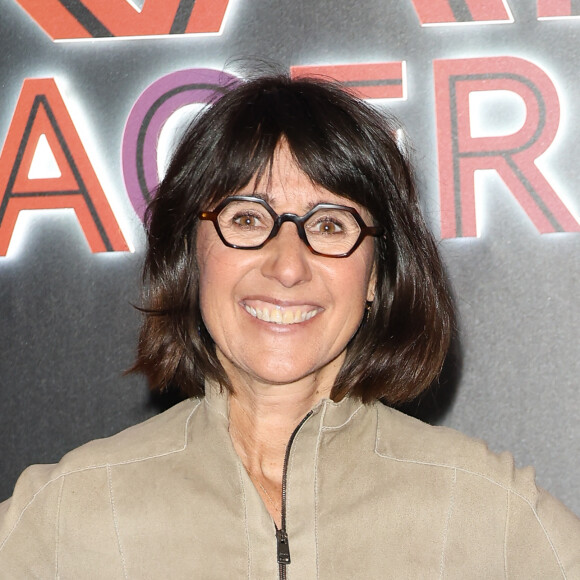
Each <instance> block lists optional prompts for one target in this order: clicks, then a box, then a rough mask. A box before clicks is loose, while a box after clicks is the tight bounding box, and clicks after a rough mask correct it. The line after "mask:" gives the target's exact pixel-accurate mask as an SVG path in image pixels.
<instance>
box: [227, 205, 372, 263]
mask: <svg viewBox="0 0 580 580" xmlns="http://www.w3.org/2000/svg"><path fill="white" fill-rule="evenodd" d="M217 221H218V225H219V228H220V231H221V233H222V235H223V237H224V239H225V240H226V241H227V242H228V243H229V244H232V245H234V246H237V247H239V248H253V247H256V246H259V245H261V244H263V243H264V242H265V241H266V240H267V239H268V236H269V235H270V232H271V231H272V228H273V227H274V225H275V221H274V218H273V217H272V215H271V214H270V213H269V212H268V210H267V209H266V208H265V207H263V206H262V205H261V204H260V203H257V202H254V201H247V200H244V201H241V200H236V201H231V202H230V203H228V204H227V205H226V206H225V207H224V208H223V209H222V210H221V212H220V213H219V215H218V218H217ZM303 225H304V231H305V234H306V238H307V239H308V243H309V244H310V246H311V247H312V249H313V250H315V251H316V252H320V253H321V254H327V255H336V256H338V255H341V254H345V253H347V252H349V251H350V250H351V248H352V247H353V246H354V245H355V244H356V243H357V241H358V239H359V236H360V233H361V228H360V226H359V224H358V223H357V221H356V219H355V218H354V216H353V215H352V214H351V213H349V212H348V211H346V210H343V209H339V208H321V209H319V210H317V211H315V212H314V213H313V214H312V215H311V216H310V217H309V218H308V219H307V220H306V222H305V223H304V224H303Z"/></svg>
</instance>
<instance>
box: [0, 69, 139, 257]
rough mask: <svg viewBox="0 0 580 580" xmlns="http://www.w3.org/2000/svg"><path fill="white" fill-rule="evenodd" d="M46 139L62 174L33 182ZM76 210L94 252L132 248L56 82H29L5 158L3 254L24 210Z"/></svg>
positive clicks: (0, 223) (1, 177) (0, 199)
mask: <svg viewBox="0 0 580 580" xmlns="http://www.w3.org/2000/svg"><path fill="white" fill-rule="evenodd" d="M43 135H44V137H45V139H46V141H45V142H46V143H48V145H49V147H50V150H51V152H52V154H53V156H54V159H55V161H56V163H57V164H58V168H59V170H60V175H59V176H58V177H50V178H43V179H31V178H30V176H29V171H30V166H31V164H32V162H33V158H34V154H35V151H36V147H37V145H38V142H39V139H40V138H41V137H42V136H43ZM60 208H72V209H73V210H74V212H75V214H76V216H77V219H78V220H79V223H80V225H81V228H82V230H83V233H84V234H85V236H86V239H87V242H88V244H89V247H90V249H91V251H92V252H121V251H127V250H128V249H129V248H128V246H127V242H126V241H125V238H124V237H123V234H122V233H121V230H120V228H119V224H118V222H117V219H116V218H115V215H114V213H113V210H112V209H111V206H110V205H109V202H108V200H107V198H106V196H105V193H104V191H103V189H102V187H101V184H100V183H99V180H98V179H97V176H96V174H95V171H94V169H93V167H92V165H91V162H90V161H89V158H88V156H87V154H86V152H85V149H84V147H83V145H82V143H81V140H80V137H79V135H78V133H77V131H76V129H75V126H74V124H73V121H72V119H71V117H70V115H69V113H68V110H67V108H66V105H65V104H64V101H63V99H62V96H61V94H60V92H59V90H58V88H57V86H56V83H55V81H54V79H26V80H25V81H24V85H23V87H22V91H21V93H20V97H19V99H18V103H17V105H16V110H15V112H14V117H13V119H12V123H11V125H10V129H9V130H8V135H7V136H6V142H5V143H4V148H3V150H2V154H1V155H0V256H5V255H6V252H7V251H8V246H9V245H10V240H11V238H12V234H13V232H14V226H15V225H16V220H17V218H18V214H19V213H20V211H22V210H34V209H60Z"/></svg>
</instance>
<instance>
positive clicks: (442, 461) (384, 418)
mask: <svg viewBox="0 0 580 580" xmlns="http://www.w3.org/2000/svg"><path fill="white" fill-rule="evenodd" d="M377 411H378V421H377V435H376V447H375V451H376V453H377V454H378V455H380V456H381V457H385V458H390V459H392V460H395V461H400V462H406V463H415V464H420V465H424V466H429V467H433V468H441V469H451V470H457V471H460V472H463V473H466V474H471V475H473V476H475V477H478V478H480V479H481V480H483V481H487V482H488V483H490V484H493V485H499V486H500V487H503V488H505V489H506V490H512V491H516V490H517V493H518V494H520V495H522V496H523V497H526V498H529V497H533V496H534V495H535V494H537V487H536V484H535V472H534V469H533V468H532V467H525V468H523V469H516V468H515V466H514V459H513V456H512V455H511V453H509V452H507V451H504V452H502V453H494V452H493V451H491V450H490V449H489V447H488V446H487V444H486V443H485V442H484V441H483V440H481V439H476V438H473V437H469V436H467V435H464V434H463V433H460V432H459V431H456V430H455V429H451V428H449V427H442V426H433V425H429V424H427V423H423V422H422V421H420V420H418V419H415V418H413V417H410V416H408V415H405V414H404V413H401V412H400V411H397V410H395V409H391V408H389V407H385V406H377Z"/></svg>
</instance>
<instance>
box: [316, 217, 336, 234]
mask: <svg viewBox="0 0 580 580" xmlns="http://www.w3.org/2000/svg"><path fill="white" fill-rule="evenodd" d="M308 231H310V232H312V233H314V234H323V235H333V234H340V233H342V232H343V225H342V223H341V222H340V221H339V220H337V219H334V218H330V217H320V218H318V219H317V220H316V221H315V222H314V223H312V224H308Z"/></svg>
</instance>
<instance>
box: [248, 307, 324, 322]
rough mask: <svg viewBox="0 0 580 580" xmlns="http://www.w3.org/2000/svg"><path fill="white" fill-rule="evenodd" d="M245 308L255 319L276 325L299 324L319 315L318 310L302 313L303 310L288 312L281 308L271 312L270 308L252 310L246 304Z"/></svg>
mask: <svg viewBox="0 0 580 580" xmlns="http://www.w3.org/2000/svg"><path fill="white" fill-rule="evenodd" d="M244 308H245V309H246V312H247V313H248V314H250V315H252V316H253V317H254V318H257V319H258V320H263V321H265V322H274V323H275V324H297V323H299V322H304V321H305V320H310V319H311V318H313V317H314V316H316V315H317V314H318V310H309V311H306V312H302V310H294V311H293V310H287V309H284V308H281V307H280V306H276V307H274V308H272V310H269V309H268V308H252V307H251V306H248V305H247V304H245V305H244Z"/></svg>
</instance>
